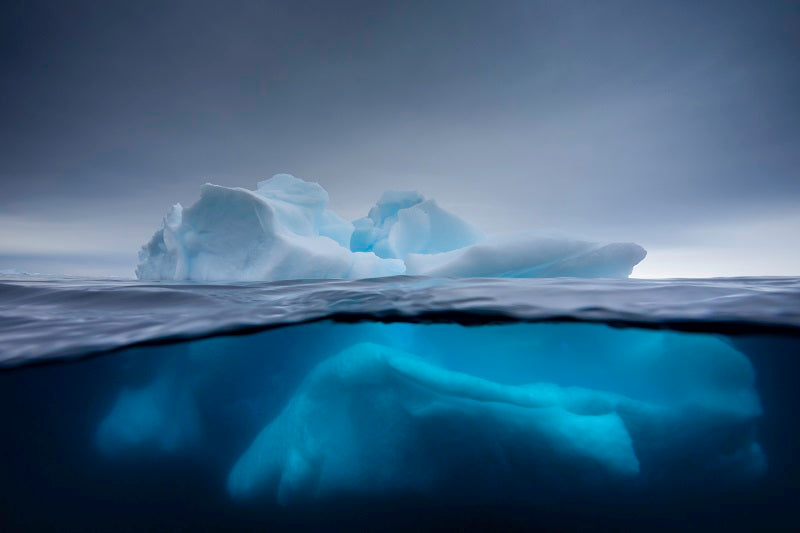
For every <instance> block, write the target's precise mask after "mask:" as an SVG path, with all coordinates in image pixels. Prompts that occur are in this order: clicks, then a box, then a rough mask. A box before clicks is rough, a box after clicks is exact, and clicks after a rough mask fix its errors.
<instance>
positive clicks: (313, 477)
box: [0, 278, 800, 531]
mask: <svg viewBox="0 0 800 533" xmlns="http://www.w3.org/2000/svg"><path fill="white" fill-rule="evenodd" d="M221 334H226V335H221ZM89 356H91V357H89ZM799 356H800V280H798V279H794V278H792V279H789V278H770V279H754V278H748V279H724V280H668V281H643V280H626V281H603V280H591V281H587V280H565V279H561V280H491V279H490V280H431V279H421V278H394V279H387V280H376V281H361V282H339V281H330V282H297V283H273V284H237V285H193V284H184V285H166V284H163V285H162V284H140V283H134V282H121V281H119V282H114V281H89V280H54V279H33V278H30V279H16V280H11V279H8V280H3V281H0V360H1V361H3V364H4V366H5V368H4V370H3V371H1V372H0V416H2V420H3V432H2V438H0V457H2V463H1V464H2V466H1V467H0V469H1V470H0V528H2V529H3V530H19V529H27V530H59V531H64V530H68V531H86V530H104V531H105V530H137V531H138V530H210V529H228V530H235V529H245V530H248V529H262V530H263V529H273V530H282V529H297V528H302V529H306V528H309V529H318V530H332V529H354V528H359V529H365V528H366V529H410V528H416V529H429V528H437V529H439V528H446V529H456V530H464V529H498V528H500V529H528V528H531V527H549V528H559V529H585V528H590V527H591V528H601V529H624V528H637V529H638V528H642V529H643V528H650V529H663V528H670V529H677V528H681V529H683V528H690V529H708V528H712V527H713V528H728V529H743V528H744V529H753V530H756V529H765V528H773V529H774V528H782V529H793V528H797V527H798V526H800V518H799V517H798V513H797V511H796V507H797V504H798V503H799V502H800V460H798V459H797V458H798V457H800V453H799V452H800V449H798V448H800V430H797V429H796V426H797V424H796V422H795V417H796V413H797V410H798V408H800V389H799V388H798V387H797V381H798V379H799V378H800V357H799Z"/></svg>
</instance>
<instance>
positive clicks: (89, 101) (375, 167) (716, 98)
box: [0, 0, 800, 276]
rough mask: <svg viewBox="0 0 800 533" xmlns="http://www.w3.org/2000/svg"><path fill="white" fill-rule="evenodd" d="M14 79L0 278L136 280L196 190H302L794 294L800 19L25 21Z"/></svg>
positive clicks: (126, 11)
mask: <svg viewBox="0 0 800 533" xmlns="http://www.w3.org/2000/svg"><path fill="white" fill-rule="evenodd" d="M0 72H2V83H0V186H2V188H1V189H0V191H1V192H0V270H2V269H4V268H18V269H21V270H35V271H39V272H61V273H71V274H76V273H81V272H82V273H86V274H90V275H94V274H116V275H128V276H130V275H132V273H133V268H134V266H135V262H136V252H137V250H138V248H139V247H140V246H141V245H142V244H143V243H144V242H145V241H146V240H147V239H148V238H149V237H150V235H151V234H152V233H153V231H154V230H155V229H157V227H158V226H159V224H160V221H161V217H162V216H163V214H164V213H165V212H166V211H167V209H168V208H169V206H170V205H172V204H173V203H175V202H181V203H183V204H184V205H188V204H191V203H192V202H193V201H194V200H195V199H196V198H197V196H198V191H199V187H200V185H202V184H203V183H205V182H212V183H218V184H223V185H231V186H233V185H235V186H245V187H249V188H253V187H254V186H255V183H256V182H257V181H258V180H259V179H263V178H266V177H269V176H271V175H272V174H275V173H278V172H288V173H291V174H294V175H296V176H298V177H301V178H304V179H308V180H312V181H317V182H319V183H320V184H322V185H323V186H324V187H325V188H326V189H327V190H328V191H329V193H330V195H331V204H332V208H333V209H334V210H336V211H337V212H339V213H340V214H342V215H344V216H346V217H348V218H356V217H359V216H363V215H364V214H366V212H367V210H368V209H369V207H370V205H372V204H373V203H374V202H375V200H376V199H377V197H378V196H379V195H380V193H381V192H382V191H383V190H385V189H417V190H419V191H421V192H422V193H423V194H425V195H426V196H429V197H434V198H436V199H437V200H438V201H439V203H440V204H442V205H443V206H445V207H447V208H450V209H452V210H453V211H455V212H457V213H458V214H460V215H462V216H463V217H465V218H466V219H468V220H470V221H471V222H473V223H475V224H476V225H477V226H479V227H481V228H483V229H484V230H486V231H488V232H501V231H509V230H517V229H524V228H530V229H556V230H560V231H562V232H564V233H568V234H573V235H577V236H582V237H587V238H592V239H600V240H608V241H634V242H638V243H639V244H641V245H643V246H644V247H645V248H647V249H648V251H649V256H648V258H647V259H646V260H645V261H644V262H643V263H642V264H641V265H640V266H639V267H637V270H636V271H635V275H638V276H709V275H768V274H770V275H774V274H795V275H797V274H800V246H798V244H799V243H800V238H799V237H798V235H800V96H798V95H800V3H798V2H767V1H748V2H737V1H733V0H725V1H720V2H716V1H702V2H698V1H696V0H693V1H677V0H671V1H662V0H658V1H652V2H650V1H644V0H632V1H578V0H563V1H556V0H551V1H543V2H539V1H534V0H528V1H520V2H516V1H503V0H495V1H486V2H475V1H466V0H459V1H452V2H451V1H442V0H440V1H425V2H409V1H405V2H399V1H398V2H381V1H377V0H370V1H363V2H362V1H344V0H326V1H319V2H304V1H297V0H295V1H288V2H284V1H264V2H244V1H231V0H227V1H224V2H223V1H218V2H205V1H197V0H192V1H186V2H176V1H168V0H159V1H155V2H150V1H137V2H131V1H124V2H110V1H96V2H81V1H74V0H73V1H69V2H55V1H47V2H19V1H15V0H11V1H10V2H9V1H6V2H5V3H4V8H3V10H2V13H1V14H0Z"/></svg>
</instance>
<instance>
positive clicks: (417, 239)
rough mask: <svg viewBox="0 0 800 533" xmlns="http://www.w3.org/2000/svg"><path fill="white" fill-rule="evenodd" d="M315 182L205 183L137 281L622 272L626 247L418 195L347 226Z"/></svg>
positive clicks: (155, 240)
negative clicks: (493, 220) (500, 220)
mask: <svg viewBox="0 0 800 533" xmlns="http://www.w3.org/2000/svg"><path fill="white" fill-rule="evenodd" d="M328 201H329V198H328V193H327V191H325V189H323V188H322V187H321V186H320V185H319V184H317V183H310V182H306V181H303V180H300V179H297V178H295V177H293V176H290V175H288V174H278V175H276V176H274V177H273V178H271V179H269V180H266V181H262V182H260V183H259V184H258V187H257V188H256V190H254V191H251V190H248V189H243V188H239V187H235V188H229V187H222V186H218V185H211V184H206V185H205V186H203V188H202V190H201V195H200V200H199V201H198V202H197V203H195V204H194V205H192V206H191V207H188V208H183V207H182V206H181V205H180V204H177V205H175V206H174V207H173V208H172V209H171V210H170V212H169V213H168V214H167V215H166V216H165V217H164V221H163V224H162V227H161V229H159V230H158V231H157V232H156V233H155V234H154V235H153V237H152V239H151V240H150V242H148V243H147V244H146V245H145V246H144V247H143V248H142V250H141V252H140V254H139V266H138V267H137V269H136V274H137V276H138V277H139V278H140V279H166V280H202V281H211V280H242V281H270V280H283V279H311V278H314V279H324V278H344V279H359V278H368V277H380V276H392V275H398V274H414V275H431V276H496V277H545V276H576V277H626V276H628V275H630V273H631V270H632V268H633V267H634V266H635V265H636V264H637V263H639V262H640V261H641V260H642V259H643V258H644V256H645V251H644V249H643V248H641V247H640V246H638V245H636V244H633V243H612V244H599V243H593V242H586V241H580V240H573V239H566V238H560V237H559V238H557V237H533V236H530V235H519V236H507V237H503V238H489V237H487V236H484V235H483V234H482V233H481V232H480V231H478V230H477V229H476V228H474V227H472V226H471V225H470V224H468V223H467V222H465V221H463V220H461V219H460V218H459V217H457V216H456V215H454V214H452V213H449V212H448V211H446V210H445V209H443V208H442V207H440V206H439V205H438V204H437V203H436V201H434V200H432V199H425V198H424V197H423V196H422V195H421V194H419V193H417V192H401V191H388V192H386V193H384V194H383V195H382V196H381V198H380V199H379V200H378V203H377V204H376V205H375V206H374V207H373V208H372V209H370V211H369V213H368V215H367V216H366V217H364V218H361V219H358V220H356V221H354V222H352V223H351V222H349V221H347V220H344V219H343V218H341V217H339V216H338V215H337V214H335V213H334V212H333V211H331V210H330V209H328Z"/></svg>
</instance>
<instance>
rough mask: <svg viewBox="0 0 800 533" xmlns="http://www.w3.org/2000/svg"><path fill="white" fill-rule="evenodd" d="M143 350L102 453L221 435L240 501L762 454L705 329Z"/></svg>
mask: <svg viewBox="0 0 800 533" xmlns="http://www.w3.org/2000/svg"><path fill="white" fill-rule="evenodd" d="M155 363H156V368H154V369H153V370H154V371H155V376H154V377H153V378H152V380H151V383H150V385H148V386H144V387H136V388H126V389H124V390H123V391H122V392H121V393H120V394H119V396H118V397H117V398H116V399H114V398H111V399H109V401H110V403H111V405H112V407H111V409H110V410H109V411H108V415H107V416H106V417H105V419H104V420H103V421H102V422H101V424H100V426H99V430H98V432H97V445H98V446H99V447H100V449H101V450H102V451H103V452H104V453H105V454H106V455H112V456H113V455H124V454H126V453H130V452H131V451H135V452H136V453H141V452H142V450H150V452H151V453H157V454H158V453H162V454H163V453H175V452H180V451H181V450H186V449H189V448H191V449H194V450H203V452H202V453H207V454H210V455H214V454H217V453H219V452H218V450H219V448H220V446H221V445H222V447H224V448H226V449H229V450H230V452H229V453H230V454H232V455H225V458H224V464H225V465H226V467H230V470H229V472H228V473H227V476H228V479H227V486H228V490H229V492H230V494H231V496H232V497H234V498H236V499H256V500H263V501H268V502H280V503H285V504H289V503H293V502H298V501H307V500H315V499H325V498H327V497H330V496H336V495H341V494H369V495H372V496H388V495H392V494H397V493H404V494H417V495H423V496H427V497H431V498H434V499H436V498H442V497H444V498H456V499H477V500H491V499H496V498H501V499H508V498H519V499H523V500H527V499H532V500H537V499H540V498H541V497H542V495H543V494H554V493H556V492H569V491H574V490H581V489H587V488H588V489H592V488H597V487H612V486H620V485H622V486H637V487H653V486H659V485H663V484H665V483H666V484H669V483H673V482H676V483H679V484H680V483H684V484H685V483H691V482H692V480H704V482H706V483H707V482H708V480H715V481H716V482H723V483H724V482H725V481H726V480H731V479H747V478H751V477H753V476H756V475H759V474H761V473H763V471H764V469H765V466H766V459H765V457H764V454H763V452H762V450H761V447H760V445H759V443H758V439H757V433H756V423H757V421H758V419H759V417H760V415H761V405H760V400H759V398H758V395H757V393H756V390H755V375H754V372H753V368H752V366H751V364H750V362H749V360H748V359H747V358H746V357H745V356H744V355H743V354H741V353H740V352H738V351H737V350H735V349H734V348H733V347H732V346H731V345H730V344H729V343H727V342H725V341H724V340H723V339H721V338H717V337H714V336H711V335H701V334H685V333H676V332H665V331H650V330H637V329H624V330H620V329H614V328H610V327H607V326H603V325H596V324H516V325H508V326H482V327H473V328H465V327H462V326H456V325H436V326H430V325H427V326H426V325H418V324H388V325H382V324H359V325H342V324H326V323H321V324H312V325H304V326H298V327H293V328H285V329H279V330H275V331H270V332H265V333H262V334H259V335H254V336H249V337H239V338H230V339H226V338H217V339H212V340H208V341H202V342H198V343H194V344H192V345H190V347H189V350H188V352H187V353H186V354H184V355H183V356H176V357H173V358H169V357H167V358H159V359H156V360H155ZM298 383H299V385H297V384H298ZM198 404H200V405H202V406H203V409H198V407H197V405H198ZM214 413H216V414H214ZM214 416H216V417H217V419H216V421H215V419H214ZM220 420H223V422H224V427H225V428H226V429H225V431H224V432H221V431H220V430H219V429H217V427H218V426H217V427H215V424H217V425H219V424H220ZM239 426H241V427H239ZM232 429H234V430H235V431H236V432H238V433H239V434H240V435H241V437H240V440H237V441H236V442H235V443H234V444H235V445H232V444H231V443H229V442H227V441H226V440H225V439H227V438H228V434H229V433H230V432H231V430H232ZM220 483H222V480H220Z"/></svg>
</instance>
